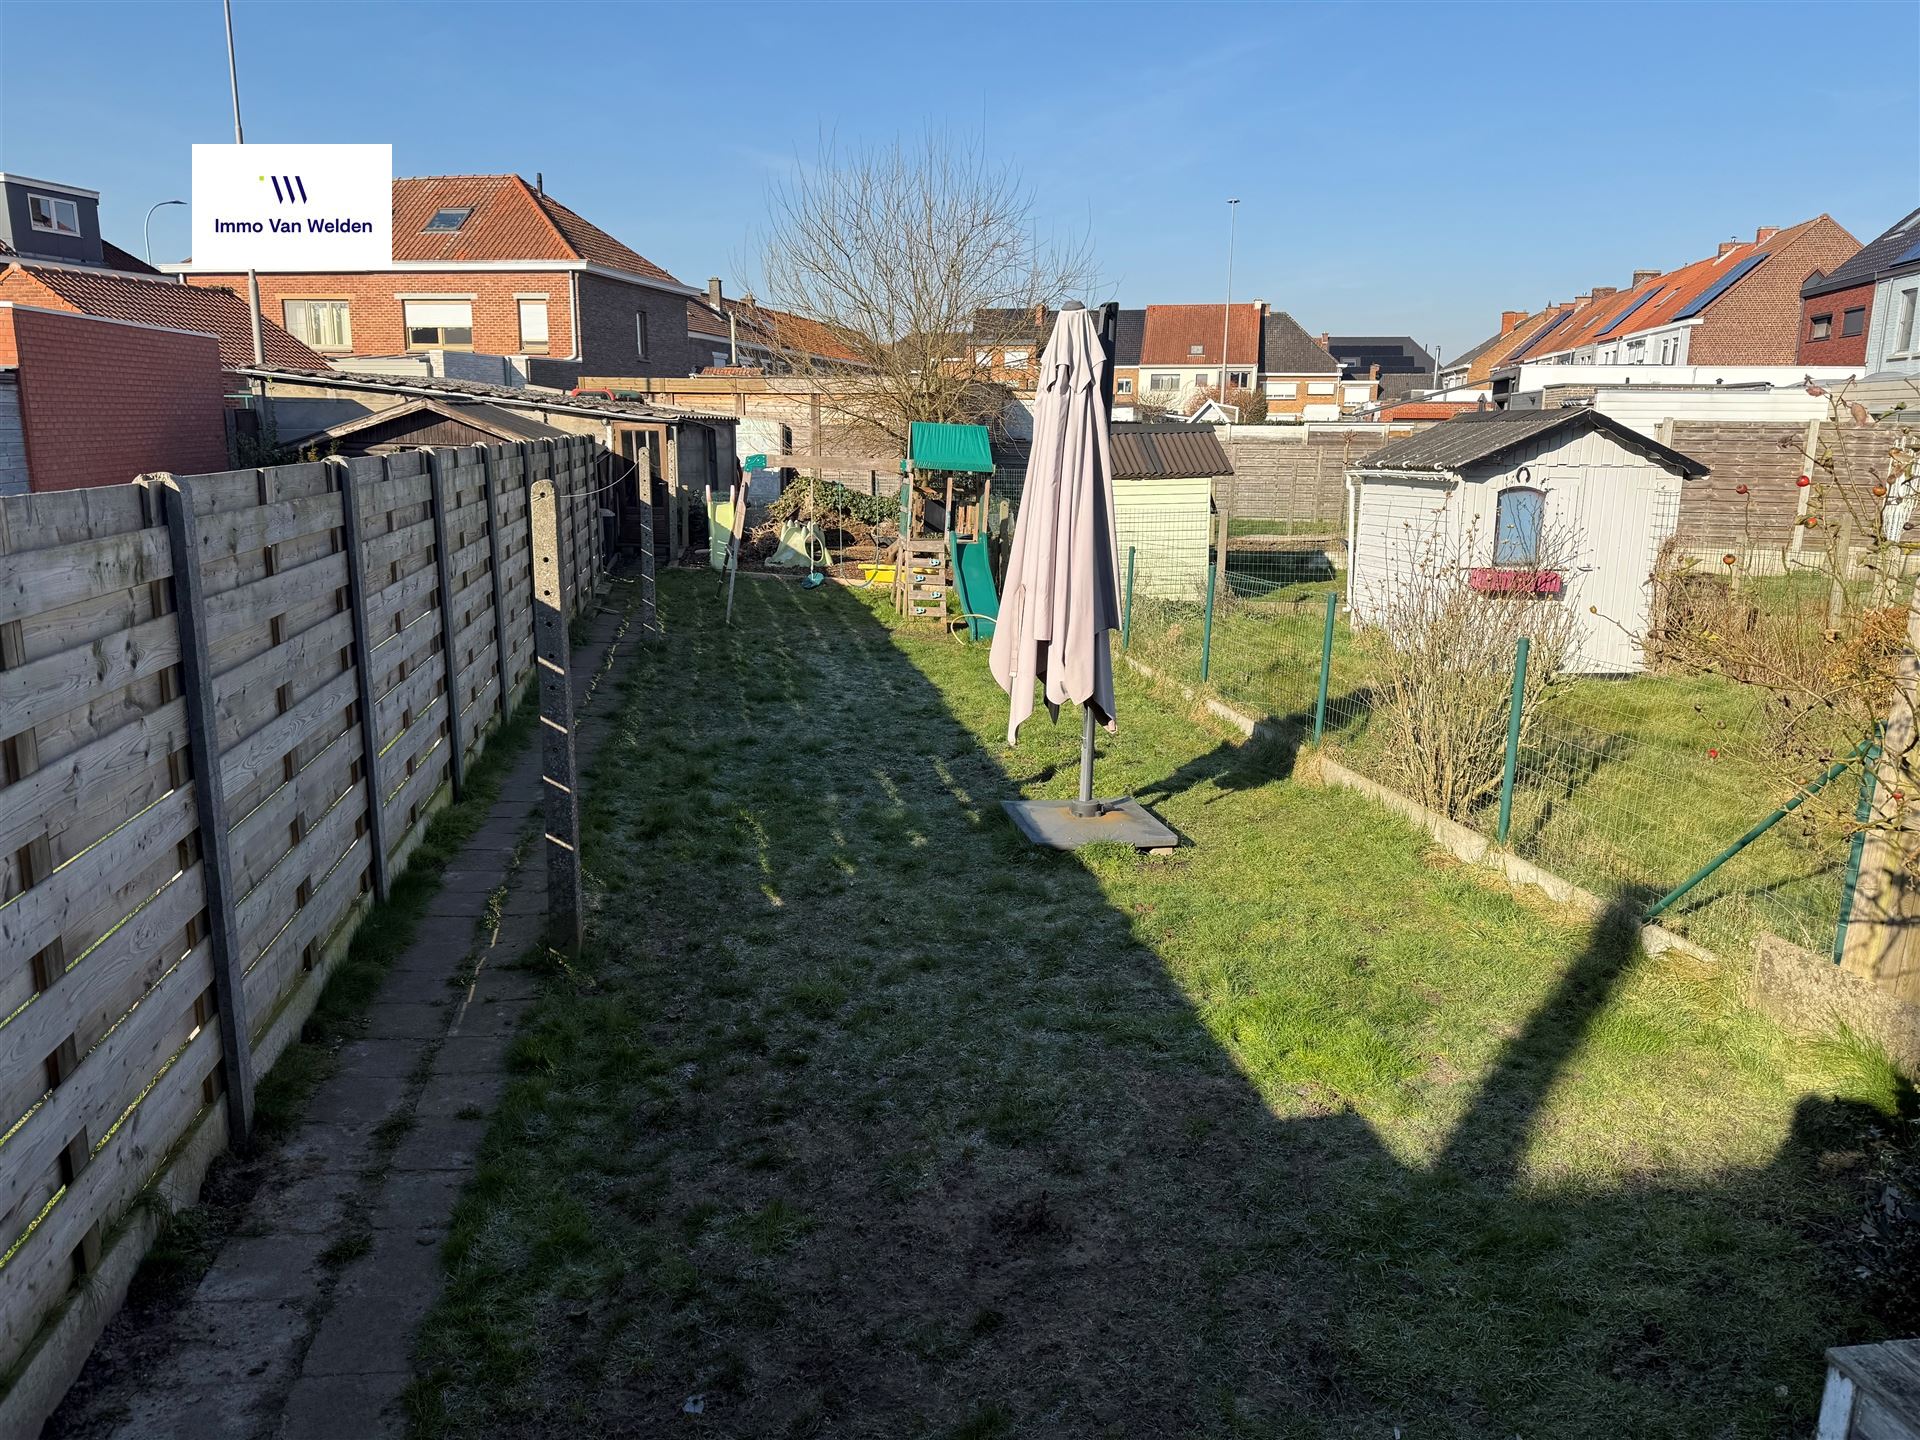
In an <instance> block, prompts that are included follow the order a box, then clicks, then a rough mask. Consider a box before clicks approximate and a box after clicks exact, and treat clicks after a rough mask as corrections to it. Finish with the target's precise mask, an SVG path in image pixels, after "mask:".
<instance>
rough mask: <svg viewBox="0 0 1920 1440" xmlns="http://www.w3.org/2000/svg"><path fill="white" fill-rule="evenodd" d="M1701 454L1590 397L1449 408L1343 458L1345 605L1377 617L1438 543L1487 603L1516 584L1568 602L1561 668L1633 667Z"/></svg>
mask: <svg viewBox="0 0 1920 1440" xmlns="http://www.w3.org/2000/svg"><path fill="white" fill-rule="evenodd" d="M1706 468H1707V467H1706V466H1704V465H1701V464H1699V463H1698V462H1697V461H1694V460H1691V459H1689V458H1688V457H1687V456H1685V455H1682V454H1680V453H1679V452H1678V451H1677V450H1673V449H1670V448H1668V447H1667V446H1665V445H1662V444H1660V443H1659V442H1657V441H1655V440H1651V439H1649V438H1647V437H1646V436H1645V435H1642V434H1640V433H1639V432H1638V431H1635V430H1632V429H1629V428H1628V427H1627V426H1625V425H1623V424H1621V423H1620V422H1619V421H1617V420H1614V419H1612V418H1611V417H1609V416H1607V415H1603V414H1601V413H1600V412H1598V411H1596V410H1593V409H1590V408H1588V407H1585V406H1581V407H1576V408H1568V409H1561V410H1487V411H1479V412H1474V413H1469V414H1466V415H1460V416H1456V417H1455V418H1454V419H1452V420H1448V421H1446V422H1445V423H1443V424H1440V425H1435V426H1433V427H1432V428H1431V429H1428V430H1423V431H1421V432H1419V433H1418V434H1415V435H1409V436H1407V437H1405V438H1404V439H1401V440H1396V441H1394V442H1392V443H1391V444H1389V445H1387V446H1385V447H1384V448H1382V449H1379V450H1376V451H1374V452H1373V453H1372V454H1371V455H1369V456H1367V457H1366V459H1365V460H1364V461H1362V462H1360V463H1358V464H1355V465H1352V466H1350V467H1348V471H1347V485H1348V490H1349V493H1350V497H1351V503H1352V506H1353V510H1352V514H1351V515H1350V517H1349V534H1350V536H1351V539H1352V546H1351V550H1350V552H1349V553H1350V554H1351V555H1352V565H1351V568H1350V569H1349V572H1348V580H1347V585H1348V591H1347V605H1348V609H1349V611H1350V613H1351V614H1352V617H1353V621H1354V623H1355V624H1356V625H1366V624H1376V623H1379V622H1380V620H1381V619H1382V618H1383V615H1384V613H1385V610H1386V607H1387V604H1388V602H1389V600H1390V599H1391V597H1392V596H1393V595H1394V593H1395V587H1396V586H1399V585H1404V584H1406V583H1407V582H1408V580H1409V579H1410V577H1411V576H1412V575H1413V574H1414V573H1416V567H1418V566H1421V565H1423V564H1432V563H1434V560H1435V557H1444V558H1445V561H1446V563H1448V564H1459V565H1461V566H1464V567H1465V568H1466V570H1467V578H1468V580H1469V583H1470V585H1471V587H1472V588H1473V589H1475V590H1477V591H1481V592H1484V593H1485V595H1486V603H1488V604H1490V605H1497V604H1502V603H1510V600H1511V596H1512V593H1513V591H1514V590H1515V589H1525V590H1526V591H1527V592H1528V593H1532V594H1541V595H1548V596H1552V597H1553V600H1554V601H1555V603H1558V604H1562V605H1565V606H1567V607H1568V608H1569V609H1570V610H1571V611H1572V612H1573V614H1574V616H1575V617H1576V621H1577V625H1578V633H1579V640H1578V643H1577V646H1576V648H1575V650H1574V652H1573V653H1572V654H1571V655H1570V656H1569V657H1568V659H1567V662H1566V668H1567V669H1569V670H1572V671H1575V672H1577V673H1580V674H1589V675H1624V674H1632V673H1633V672H1635V671H1638V670H1640V669H1641V668H1642V667H1643V664H1644V660H1643V656H1642V642H1643V641H1644V639H1645V637H1646V632H1647V625H1648V622H1649V617H1650V614H1651V611H1652V602H1653V590H1652V579H1653V571H1654V567H1655V564H1656V561H1657V559H1658V557H1659V553H1660V547H1661V545H1662V544H1664V543H1665V541H1666V540H1667V538H1668V537H1669V536H1671V535H1672V534H1673V532H1674V527H1675V525H1676V524H1677V523H1678V521H1679V517H1680V490H1681V486H1682V484H1683V483H1684V482H1685V480H1686V477H1688V476H1689V475H1704V474H1705V473H1706ZM1548 551H1552V552H1555V553H1554V554H1553V555H1551V556H1549V555H1548V554H1547V553H1546V552H1548ZM1550 560H1551V561H1555V562H1557V563H1551V564H1549V561H1550Z"/></svg>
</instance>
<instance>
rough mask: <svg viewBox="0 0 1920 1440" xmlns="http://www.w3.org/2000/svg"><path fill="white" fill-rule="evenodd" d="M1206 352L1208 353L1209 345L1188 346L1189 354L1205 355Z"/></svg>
mask: <svg viewBox="0 0 1920 1440" xmlns="http://www.w3.org/2000/svg"><path fill="white" fill-rule="evenodd" d="M1206 353H1207V347H1206V346H1204V345H1189V346H1187V354H1189V355H1204V354H1206Z"/></svg>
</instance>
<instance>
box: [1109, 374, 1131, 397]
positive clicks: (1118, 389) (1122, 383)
mask: <svg viewBox="0 0 1920 1440" xmlns="http://www.w3.org/2000/svg"><path fill="white" fill-rule="evenodd" d="M1113 393H1114V394H1116V395H1131V394H1132V393H1133V381H1131V380H1129V379H1128V378H1127V377H1126V376H1124V375H1122V376H1121V377H1120V378H1119V379H1118V380H1116V381H1114V382H1113Z"/></svg>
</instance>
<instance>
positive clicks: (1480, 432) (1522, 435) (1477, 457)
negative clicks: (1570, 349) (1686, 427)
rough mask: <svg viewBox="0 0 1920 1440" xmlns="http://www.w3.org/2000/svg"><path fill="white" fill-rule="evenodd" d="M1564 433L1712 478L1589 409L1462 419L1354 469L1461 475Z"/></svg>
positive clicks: (1487, 413)
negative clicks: (1605, 438) (1595, 433)
mask: <svg viewBox="0 0 1920 1440" xmlns="http://www.w3.org/2000/svg"><path fill="white" fill-rule="evenodd" d="M1563 428H1565V429H1577V430H1582V431H1591V430H1603V431H1605V432H1606V433H1607V434H1609V435H1611V436H1612V437H1613V438H1614V439H1616V440H1618V441H1619V442H1620V443H1621V444H1623V445H1626V446H1629V447H1630V448H1632V449H1635V450H1638V451H1640V452H1641V453H1642V454H1643V455H1645V456H1647V457H1648V458H1649V459H1651V460H1653V461H1655V462H1657V463H1659V464H1663V465H1666V466H1668V467H1669V468H1671V469H1674V470H1678V471H1680V472H1681V473H1682V474H1687V475H1704V474H1706V473H1707V467H1706V466H1705V465H1702V464H1701V463H1700V462H1699V461H1697V460H1694V459H1692V458H1691V457H1689V456H1686V455H1682V454H1681V453H1680V452H1679V451H1678V450H1673V449H1670V448H1668V447H1667V446H1665V445H1662V444H1660V443H1659V442H1658V441H1656V440H1649V439H1648V438H1647V437H1646V436H1645V435H1642V434H1641V433H1640V432H1639V431H1637V430H1632V429H1629V428H1628V427H1627V426H1625V425H1622V424H1621V423H1620V422H1619V421H1618V420H1614V419H1612V418H1610V417H1609V416H1606V415H1603V414H1601V413H1600V412H1599V411H1598V410H1593V409H1590V408H1587V407H1584V406H1581V407H1574V408H1568V409H1561V410H1482V411H1476V412H1475V413H1473V414H1470V415H1456V416H1455V417H1454V418H1453V419H1451V420H1448V421H1446V422H1445V423H1443V424H1440V425H1435V426H1434V427H1433V428H1432V429H1430V430H1422V431H1420V432H1419V433H1418V434H1417V435H1408V436H1406V437H1405V438H1404V439H1400V440H1395V441H1393V442H1392V443H1390V444H1387V445H1383V446H1382V447H1381V448H1380V449H1378V450H1376V451H1374V452H1373V453H1372V454H1371V455H1369V456H1367V457H1366V458H1365V459H1364V460H1362V461H1360V462H1359V463H1358V464H1357V465H1356V466H1355V467H1354V468H1355V469H1360V470H1440V471H1453V472H1455V473H1458V472H1459V471H1461V470H1464V469H1465V468H1467V467H1468V466H1470V465H1478V464H1481V463H1482V462H1484V461H1487V460H1491V459H1493V458H1494V457H1495V456H1497V455H1504V454H1505V453H1506V452H1507V451H1509V450H1513V449H1516V448H1518V447H1519V446H1521V445H1525V444H1527V443H1528V442H1530V441H1533V440H1537V439H1539V438H1540V437H1541V436H1544V435H1547V434H1549V433H1551V432H1553V431H1555V430H1560V429H1563Z"/></svg>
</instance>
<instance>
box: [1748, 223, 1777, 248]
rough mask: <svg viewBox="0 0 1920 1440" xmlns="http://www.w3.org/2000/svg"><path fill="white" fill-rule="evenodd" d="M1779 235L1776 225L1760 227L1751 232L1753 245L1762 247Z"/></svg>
mask: <svg viewBox="0 0 1920 1440" xmlns="http://www.w3.org/2000/svg"><path fill="white" fill-rule="evenodd" d="M1779 233H1780V227H1779V226H1778V225H1762V226H1761V227H1760V228H1759V229H1758V230H1756V231H1754V232H1753V243H1754V244H1756V245H1764V244H1766V243H1767V242H1768V241H1769V240H1771V239H1772V238H1773V237H1774V236H1776V235H1778V234H1779Z"/></svg>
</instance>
